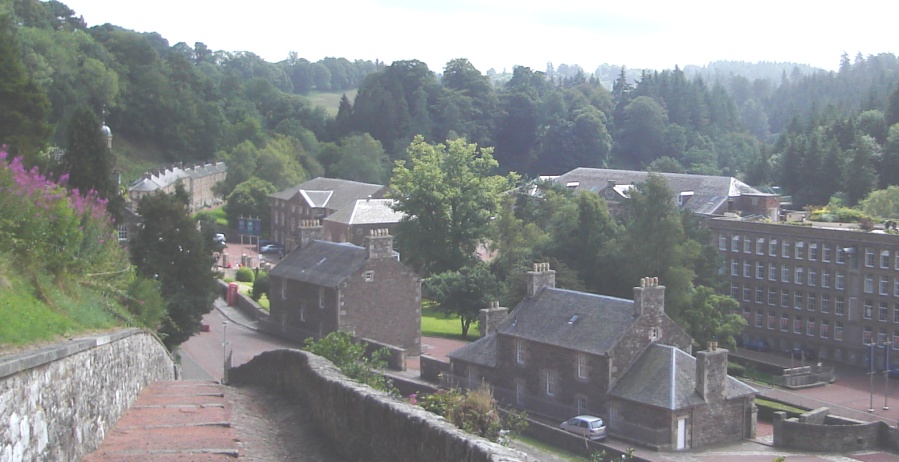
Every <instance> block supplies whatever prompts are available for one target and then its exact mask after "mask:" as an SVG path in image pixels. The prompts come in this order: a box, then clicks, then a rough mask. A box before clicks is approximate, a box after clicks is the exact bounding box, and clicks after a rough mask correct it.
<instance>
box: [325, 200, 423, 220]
mask: <svg viewBox="0 0 899 462" xmlns="http://www.w3.org/2000/svg"><path fill="white" fill-rule="evenodd" d="M391 204H393V200H392V199H359V200H357V201H356V202H354V203H353V204H352V205H350V206H349V207H344V208H342V209H340V210H338V211H337V212H334V213H333V214H331V215H330V216H328V217H327V218H325V219H324V221H333V222H337V223H344V224H347V225H365V224H390V223H399V222H400V221H402V219H403V217H404V216H406V214H405V213H403V212H397V211H395V210H393V209H392V208H390V205H391Z"/></svg>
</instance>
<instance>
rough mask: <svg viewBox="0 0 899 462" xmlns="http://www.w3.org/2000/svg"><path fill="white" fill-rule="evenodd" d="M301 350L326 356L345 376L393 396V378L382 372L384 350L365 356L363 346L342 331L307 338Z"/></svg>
mask: <svg viewBox="0 0 899 462" xmlns="http://www.w3.org/2000/svg"><path fill="white" fill-rule="evenodd" d="M305 345H306V346H305V347H304V349H305V350H306V351H309V352H310V353H313V354H317V355H319V356H322V357H324V358H327V359H329V360H330V361H331V362H332V363H334V365H335V366H337V367H338V368H340V370H341V372H343V373H344V375H346V376H347V377H349V378H351V379H353V380H358V381H359V382H362V383H364V384H366V385H368V386H370V387H372V388H374V389H376V390H382V391H386V392H387V393H390V394H392V395H396V394H397V391H396V389H395V388H394V387H393V381H391V380H390V379H389V378H387V377H386V376H385V375H384V374H383V371H384V369H386V368H387V361H386V360H385V359H384V358H386V357H387V354H388V353H387V350H386V349H385V348H381V349H379V350H376V351H374V352H373V353H372V354H371V355H370V356H366V355H365V345H363V344H362V343H361V342H355V341H353V337H352V336H351V335H350V334H348V333H346V332H340V331H338V332H331V333H330V334H328V335H327V336H325V338H323V339H321V340H319V341H315V340H313V339H312V338H307V339H306V342H305Z"/></svg>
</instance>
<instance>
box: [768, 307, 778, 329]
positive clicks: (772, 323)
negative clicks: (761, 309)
mask: <svg viewBox="0 0 899 462" xmlns="http://www.w3.org/2000/svg"><path fill="white" fill-rule="evenodd" d="M768 329H770V330H774V329H777V313H775V312H773V311H769V312H768Z"/></svg>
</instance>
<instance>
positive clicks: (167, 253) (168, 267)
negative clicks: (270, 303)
mask: <svg viewBox="0 0 899 462" xmlns="http://www.w3.org/2000/svg"><path fill="white" fill-rule="evenodd" d="M187 203H188V200H187V193H186V192H184V189H183V188H178V190H177V191H176V192H175V194H161V193H159V194H153V195H150V196H147V197H144V198H143V199H142V200H141V202H140V204H139V206H138V213H139V214H140V215H141V217H143V220H144V226H143V227H142V228H140V229H139V230H138V232H137V236H135V237H134V239H132V240H131V242H130V244H129V246H130V250H131V262H132V264H134V265H135V267H136V268H137V272H138V274H139V275H141V276H143V277H147V278H150V279H156V280H158V281H159V283H160V288H161V290H162V297H163V299H164V300H165V304H166V309H167V311H168V314H167V316H166V317H165V319H164V320H163V322H162V324H161V325H160V326H159V334H160V335H161V336H162V337H163V342H164V343H165V344H166V346H168V347H169V348H171V347H174V346H176V345H179V344H180V343H182V342H184V341H185V340H187V339H188V338H190V336H191V335H193V334H195V333H197V332H199V330H200V320H201V319H202V317H203V315H204V314H206V313H208V312H209V311H210V310H212V302H213V300H214V299H215V296H216V283H215V276H214V274H213V272H212V265H213V264H214V261H213V256H212V252H209V251H207V248H206V241H205V240H204V239H203V237H202V235H201V233H200V231H199V230H198V229H197V226H196V223H194V221H193V219H192V218H191V217H190V214H189V210H188V206H187Z"/></svg>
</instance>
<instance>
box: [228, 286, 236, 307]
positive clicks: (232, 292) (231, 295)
mask: <svg viewBox="0 0 899 462" xmlns="http://www.w3.org/2000/svg"><path fill="white" fill-rule="evenodd" d="M227 301H228V306H234V305H237V283H236V282H230V283H228V299H227Z"/></svg>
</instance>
